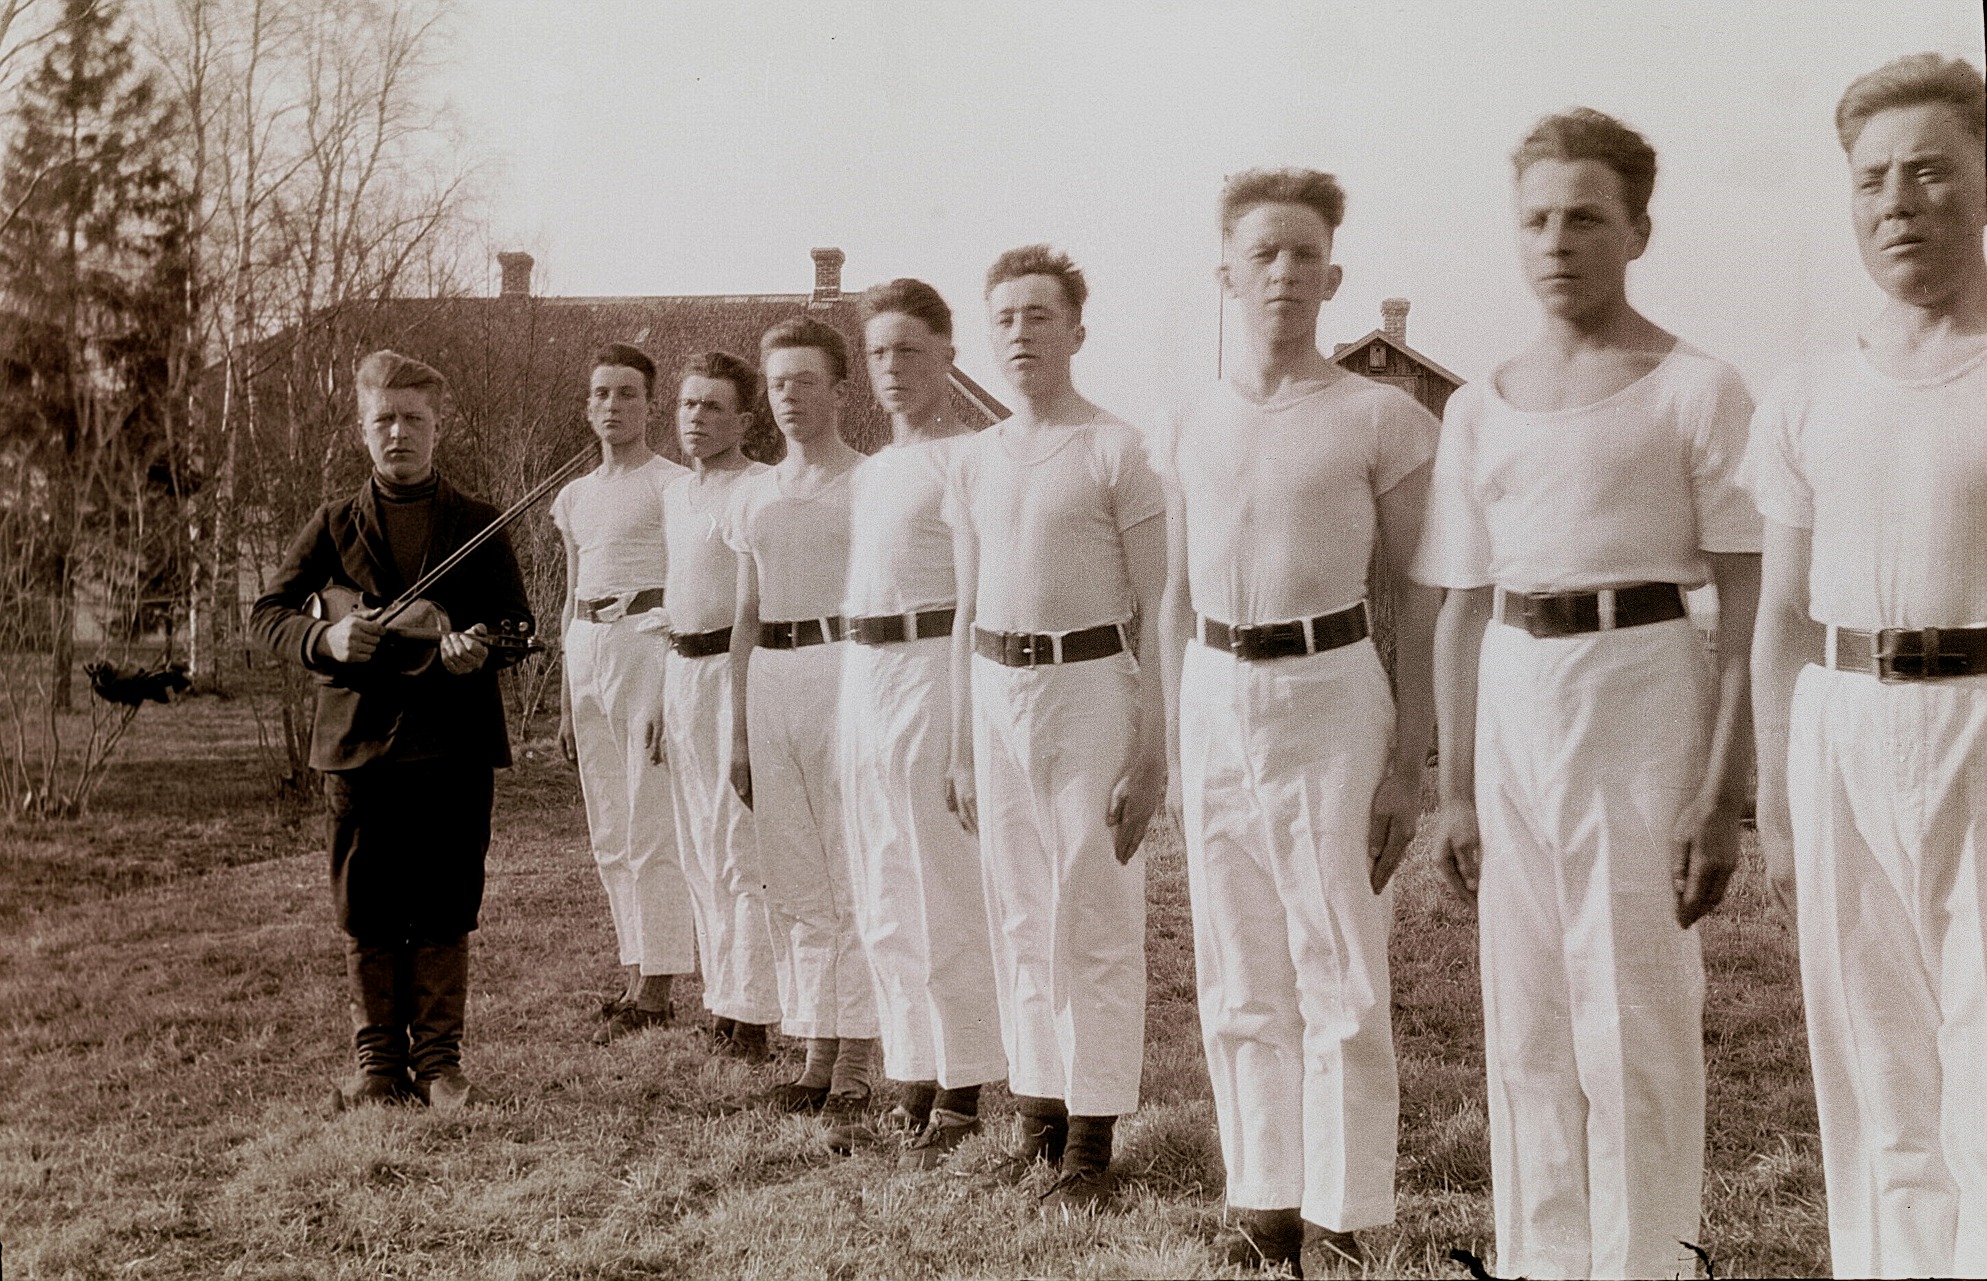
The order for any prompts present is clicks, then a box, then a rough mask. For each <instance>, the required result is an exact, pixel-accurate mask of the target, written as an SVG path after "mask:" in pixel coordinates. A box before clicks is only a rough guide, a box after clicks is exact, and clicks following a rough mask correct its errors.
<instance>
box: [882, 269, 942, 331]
mask: <svg viewBox="0 0 1987 1281" xmlns="http://www.w3.org/2000/svg"><path fill="white" fill-rule="evenodd" d="M892 312H894V313H896V314H897V315H900V316H909V317H911V318H912V319H914V320H922V321H924V323H925V328H927V329H929V330H931V331H932V332H933V333H935V334H937V335H938V336H939V337H941V338H950V337H952V308H950V307H948V306H946V305H945V299H943V298H941V297H939V295H938V290H936V289H933V288H932V287H931V286H930V285H927V284H926V283H925V282H924V281H922V280H912V279H911V278H910V277H908V276H899V277H898V278H897V279H895V280H892V281H890V282H888V283H887V284H881V285H871V286H870V287H869V288H868V289H866V290H864V291H863V295H862V323H864V324H865V325H866V324H868V323H869V322H870V321H871V320H874V319H875V318H876V317H878V316H882V315H887V314H889V313H892Z"/></svg>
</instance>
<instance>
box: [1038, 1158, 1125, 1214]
mask: <svg viewBox="0 0 1987 1281" xmlns="http://www.w3.org/2000/svg"><path fill="white" fill-rule="evenodd" d="M1117 1191H1118V1176H1117V1175H1115V1174H1113V1173H1112V1172H1111V1171H1110V1170H1108V1169H1104V1170H1092V1169H1086V1168H1084V1167H1082V1166H1078V1167H1077V1168H1076V1169H1074V1170H1064V1171H1063V1172H1062V1174H1061V1176H1060V1177H1058V1178H1057V1179H1056V1181H1055V1182H1054V1183H1051V1184H1050V1185H1049V1190H1048V1191H1047V1192H1044V1193H1043V1194H1042V1212H1043V1213H1044V1214H1047V1215H1051V1216H1060V1217H1061V1218H1065V1219H1068V1218H1073V1217H1074V1216H1076V1215H1080V1214H1098V1213H1101V1212H1102V1211H1104V1210H1105V1209H1107V1208H1108V1207H1109V1206H1110V1203H1111V1198H1112V1197H1114V1196H1116V1195H1117Z"/></svg>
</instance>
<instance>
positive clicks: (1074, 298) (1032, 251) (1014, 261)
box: [987, 245, 1090, 320]
mask: <svg viewBox="0 0 1987 1281" xmlns="http://www.w3.org/2000/svg"><path fill="white" fill-rule="evenodd" d="M1023 276H1047V277H1049V278H1050V279H1052V280H1054V281H1055V282H1056V283H1057V284H1059V285H1061V286H1062V296H1063V297H1064V298H1065V299H1066V300H1068V302H1069V305H1070V307H1071V308H1072V309H1074V310H1075V312H1076V317H1077V319H1078V320H1081V319H1082V318H1083V304H1084V302H1085V300H1087V299H1088V298H1089V297H1090V286H1089V285H1088V284H1086V283H1084V280H1083V269H1082V268H1080V267H1078V266H1077V265H1076V264H1075V263H1074V262H1072V261H1071V260H1070V256H1069V255H1068V254H1066V253H1064V252H1063V251H1062V250H1060V249H1056V248H1053V247H1051V246H1049V245H1023V246H1021V247H1020V248H1019V249H1010V250H1008V251H1007V252H1006V253H1004V254H1002V255H1001V256H1000V257H998V258H996V259H994V264H993V266H991V267H989V268H987V295H988V296H989V297H991V296H992V294H993V291H994V289H995V287H996V286H998V285H1000V284H1001V283H1002V282H1004V281H1009V280H1019V279H1021V278H1022V277H1023Z"/></svg>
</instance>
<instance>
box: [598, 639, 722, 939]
mask: <svg viewBox="0 0 1987 1281" xmlns="http://www.w3.org/2000/svg"><path fill="white" fill-rule="evenodd" d="M647 620H648V615H645V614H636V615H632V616H627V617H622V618H617V619H615V620H614V621H613V622H611V623H590V622H587V621H586V620H585V619H580V618H576V619H574V620H573V621H572V623H571V624H570V625H569V626H568V627H567V628H566V681H567V685H568V688H569V689H570V691H571V694H572V707H573V739H574V742H575V745H576V746H577V747H578V749H579V766H580V792H581V794H582V795H583V796H584V797H585V800H586V828H587V834H588V837H589V838H590V840H591V843H592V845H593V861H594V864H595V866H596V867H598V868H599V870H600V883H601V885H602V886H603V887H604V888H605V889H606V890H607V910H608V912H609V913H610V914H611V915H612V916H613V918H614V938H615V941H616V943H617V945H618V947H619V949H620V958H621V964H623V965H635V966H639V967H640V968H641V972H642V973H643V974H688V973H690V972H691V971H692V970H694V969H696V968H697V940H696V925H695V922H694V918H693V916H692V913H691V908H690V891H689V887H688V886H686V885H685V884H684V883H683V867H682V863H681V862H680V861H679V860H678V858H677V856H676V819H675V814H674V811H675V805H674V804H673V801H672V798H671V796H670V782H669V770H668V767H667V766H664V765H657V764H654V763H652V762H651V761H650V760H649V752H648V748H647V747H645V746H644V745H643V742H642V738H643V732H644V728H645V726H646V725H647V723H648V718H649V716H650V715H651V714H652V713H653V712H654V711H655V707H656V702H657V699H658V698H659V697H660V696H661V693H662V663H663V654H664V652H665V638H664V636H663V634H662V633H661V632H660V631H658V630H642V629H641V624H642V623H643V622H645V621H647Z"/></svg>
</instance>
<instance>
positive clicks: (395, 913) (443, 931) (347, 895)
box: [324, 758, 494, 1085]
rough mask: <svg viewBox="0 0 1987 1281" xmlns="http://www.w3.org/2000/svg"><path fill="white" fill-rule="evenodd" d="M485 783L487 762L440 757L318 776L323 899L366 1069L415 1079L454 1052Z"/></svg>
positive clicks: (486, 812) (490, 783) (453, 1062)
mask: <svg viewBox="0 0 1987 1281" xmlns="http://www.w3.org/2000/svg"><path fill="white" fill-rule="evenodd" d="M493 787H494V772H493V771H492V769H491V767H490V766H489V765H487V764H484V763H481V762H475V761H461V760H450V759H447V758H441V759H435V760H423V761H375V762H373V763H371V764H369V765H364V766H361V767H360V768H358V769H355V770H343V771H337V772H330V773H327V774H325V776H324V796H325V802H326V808H327V810H328V823H327V828H328V832H327V834H328V838H329V845H330V853H331V893H332V900H333V903H334V905H335V907H336V909H337V914H338V926H339V928H340V929H342V930H343V931H344V932H345V933H346V935H347V936H348V937H347V940H346V953H345V970H346V991H347V995H348V998H349V1000H350V1004H351V1009H352V1031H353V1041H354V1044H355V1047H356V1049H357V1050H358V1058H359V1069H360V1071H362V1072H364V1073H366V1074H368V1075H372V1076H379V1077H386V1078H389V1079H392V1080H394V1081H396V1082H398V1081H402V1080H404V1079H405V1078H406V1077H407V1076H408V1075H410V1074H411V1075H412V1077H413V1079H414V1080H415V1081H416V1082H418V1083H421V1084H422V1085H425V1084H426V1083H427V1082H430V1081H433V1080H434V1079H435V1078H436V1077H438V1076H440V1075H442V1074H443V1073H445V1072H447V1071H449V1070H451V1069H455V1068H458V1067H459V1066H460V1064H461V1062H462V1033H463V1023H464V1017H465V1015H466V1013H467V1010H468V1003H469V937H468V936H469V932H470V931H471V930H474V929H475V928H476V917H477V913H478V912H479V910H480V909H481V908H482V905H483V860H484V856H485V854H487V853H488V851H489V848H490V806H491V802H492V796H493Z"/></svg>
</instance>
